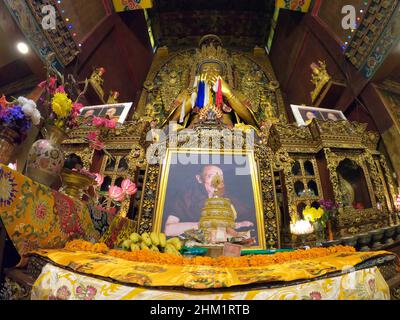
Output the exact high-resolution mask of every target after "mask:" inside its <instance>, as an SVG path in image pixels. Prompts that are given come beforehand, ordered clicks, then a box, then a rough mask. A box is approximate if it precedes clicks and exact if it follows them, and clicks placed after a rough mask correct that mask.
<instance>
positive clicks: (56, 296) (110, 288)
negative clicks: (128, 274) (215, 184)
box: [31, 264, 390, 300]
mask: <svg viewBox="0 0 400 320" xmlns="http://www.w3.org/2000/svg"><path fill="white" fill-rule="evenodd" d="M31 299H32V300H389V299H390V291H389V287H388V285H387V283H386V281H385V279H384V278H383V276H382V274H381V273H380V272H379V269H378V268H377V267H372V268H369V269H362V270H357V271H354V272H351V273H347V274H343V275H339V276H337V277H332V278H326V279H320V280H316V281H309V282H305V283H301V284H297V285H291V286H285V287H277V288H271V289H242V290H235V291H223V292H218V291H217V292H216V291H203V290H201V291H196V290H167V289H164V290H157V289H152V288H140V287H136V288H135V287H132V286H124V285H121V284H116V283H112V282H108V281H105V280H101V279H96V278H93V277H90V276H85V275H81V274H77V273H74V272H70V271H67V270H65V269H61V268H59V267H56V266H53V265H51V264H47V265H46V266H44V268H43V269H42V273H41V274H40V276H39V277H38V278H37V280H36V282H35V284H34V285H33V288H32V292H31Z"/></svg>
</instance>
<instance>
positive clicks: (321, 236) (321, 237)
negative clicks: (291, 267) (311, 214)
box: [313, 220, 325, 247]
mask: <svg viewBox="0 0 400 320" xmlns="http://www.w3.org/2000/svg"><path fill="white" fill-rule="evenodd" d="M313 226H314V233H315V242H316V243H315V244H316V246H317V247H320V246H322V243H323V242H324V241H325V228H324V226H323V225H322V223H321V222H320V221H318V220H316V221H314V223H313Z"/></svg>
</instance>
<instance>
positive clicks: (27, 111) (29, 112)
mask: <svg viewBox="0 0 400 320" xmlns="http://www.w3.org/2000/svg"><path fill="white" fill-rule="evenodd" d="M35 110H37V109H36V108H35V107H33V106H32V104H30V103H25V104H24V105H23V106H22V111H23V112H24V114H25V115H26V116H27V117H32V116H33V113H34V112H35Z"/></svg>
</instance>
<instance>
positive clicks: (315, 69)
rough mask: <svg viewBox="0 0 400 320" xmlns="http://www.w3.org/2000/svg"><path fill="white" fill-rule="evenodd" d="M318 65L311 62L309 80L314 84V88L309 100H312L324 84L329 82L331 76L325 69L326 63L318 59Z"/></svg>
mask: <svg viewBox="0 0 400 320" xmlns="http://www.w3.org/2000/svg"><path fill="white" fill-rule="evenodd" d="M318 63H319V65H317V64H316V63H314V62H313V63H312V64H311V65H310V68H311V70H312V74H311V82H312V83H313V84H314V85H315V89H314V90H313V91H312V92H311V101H312V102H314V101H315V100H316V99H317V97H318V95H319V93H320V92H321V91H322V89H323V88H324V86H325V85H326V84H327V83H328V82H329V80H330V79H331V76H330V75H329V74H328V71H327V70H326V63H325V62H324V61H318Z"/></svg>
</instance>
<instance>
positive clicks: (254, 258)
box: [65, 240, 355, 268]
mask: <svg viewBox="0 0 400 320" xmlns="http://www.w3.org/2000/svg"><path fill="white" fill-rule="evenodd" d="M65 249H67V250H71V251H89V252H93V253H104V254H108V255H110V256H113V257H117V258H121V259H125V260H130V261H138V262H147V263H157V264H167V265H201V266H212V267H233V268H243V267H261V266H268V265H272V264H280V263H284V262H288V261H294V260H302V259H312V258H320V257H326V256H329V255H331V254H333V253H338V252H349V253H350V252H355V249H354V248H353V247H346V246H336V247H330V248H312V249H309V250H297V251H293V252H278V253H275V254H273V255H251V256H250V255H249V256H242V257H218V258H210V257H194V258H186V257H183V256H174V255H172V254H169V253H159V252H154V251H150V250H136V251H132V252H130V251H122V250H110V249H109V248H108V247H107V246H106V245H105V244H104V243H96V244H92V243H90V242H87V241H84V240H73V241H70V242H68V243H67V244H66V245H65Z"/></svg>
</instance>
